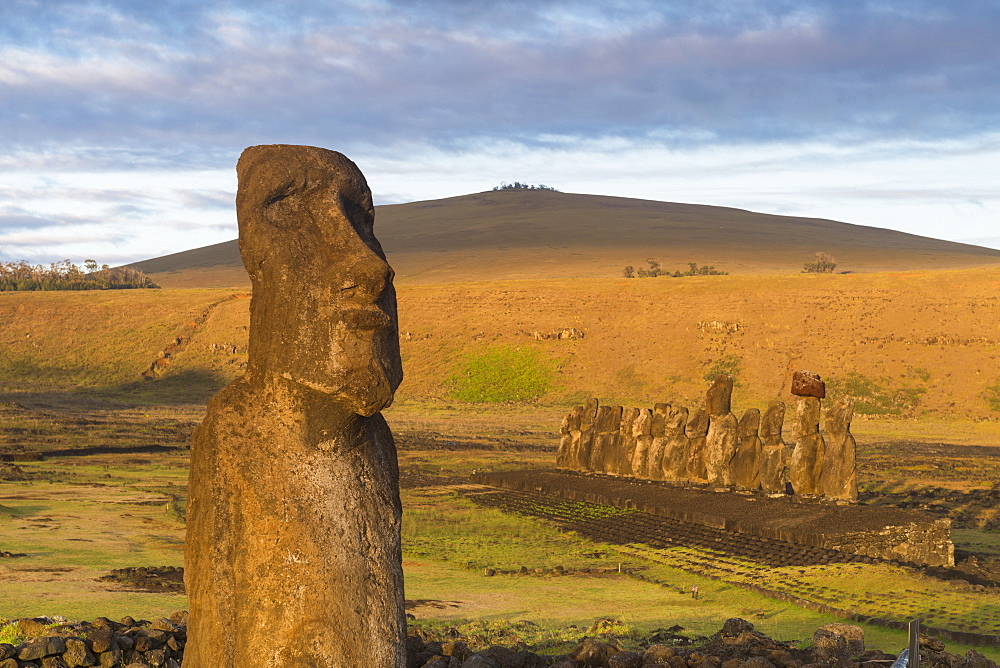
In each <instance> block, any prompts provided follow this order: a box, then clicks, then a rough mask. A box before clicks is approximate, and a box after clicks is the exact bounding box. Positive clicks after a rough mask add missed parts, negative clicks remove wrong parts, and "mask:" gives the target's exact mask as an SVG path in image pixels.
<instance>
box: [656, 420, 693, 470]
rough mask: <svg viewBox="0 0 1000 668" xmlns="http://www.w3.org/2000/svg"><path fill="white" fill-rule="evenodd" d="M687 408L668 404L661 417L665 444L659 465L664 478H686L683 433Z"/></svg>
mask: <svg viewBox="0 0 1000 668" xmlns="http://www.w3.org/2000/svg"><path fill="white" fill-rule="evenodd" d="M687 421H688V410H687V409H686V408H684V407H683V406H670V407H669V408H668V410H667V414H666V415H665V416H664V419H663V432H664V439H665V442H666V445H665V446H664V448H663V463H662V465H661V467H660V468H661V470H662V477H663V479H664V480H672V481H682V480H687V466H688V438H687V436H686V435H685V434H684V429H685V428H686V427H687Z"/></svg>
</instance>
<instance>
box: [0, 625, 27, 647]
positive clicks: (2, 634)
mask: <svg viewBox="0 0 1000 668" xmlns="http://www.w3.org/2000/svg"><path fill="white" fill-rule="evenodd" d="M26 639H27V636H26V635H25V634H24V632H23V631H21V627H20V625H18V624H17V623H16V622H11V623H10V624H4V625H3V626H0V643H7V644H8V645H14V646H15V647H17V646H18V645H20V644H21V643H23V642H24V641H25V640H26Z"/></svg>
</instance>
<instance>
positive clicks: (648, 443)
mask: <svg viewBox="0 0 1000 668" xmlns="http://www.w3.org/2000/svg"><path fill="white" fill-rule="evenodd" d="M652 427H653V412H652V411H650V410H649V409H648V408H640V409H639V414H638V415H636V416H635V419H634V420H633V421H632V438H634V439H635V452H634V453H633V454H632V475H634V476H635V477H636V478H645V477H647V476H648V475H649V451H650V449H651V448H652V447H653V436H652Z"/></svg>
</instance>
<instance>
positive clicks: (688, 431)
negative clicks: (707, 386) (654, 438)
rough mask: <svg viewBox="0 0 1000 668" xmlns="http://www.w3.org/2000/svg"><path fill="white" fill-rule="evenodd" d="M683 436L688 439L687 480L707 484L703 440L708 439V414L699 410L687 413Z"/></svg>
mask: <svg viewBox="0 0 1000 668" xmlns="http://www.w3.org/2000/svg"><path fill="white" fill-rule="evenodd" d="M684 435H685V436H687V438H688V465H687V475H688V480H693V481H694V482H708V471H707V470H706V468H705V440H706V438H707V437H708V413H706V412H705V411H704V410H702V409H701V408H692V409H691V410H690V411H689V412H688V421H687V426H686V427H685V428H684Z"/></svg>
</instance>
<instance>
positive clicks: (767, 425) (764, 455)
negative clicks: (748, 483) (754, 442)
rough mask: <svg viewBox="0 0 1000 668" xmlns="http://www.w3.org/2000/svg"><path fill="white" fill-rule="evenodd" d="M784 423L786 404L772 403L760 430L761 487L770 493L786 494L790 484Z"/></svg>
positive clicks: (762, 419)
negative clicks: (783, 438)
mask: <svg viewBox="0 0 1000 668" xmlns="http://www.w3.org/2000/svg"><path fill="white" fill-rule="evenodd" d="M784 423H785V402H783V401H772V402H771V403H770V404H768V406H767V410H766V411H764V416H763V417H762V418H761V420H760V430H759V434H760V440H761V445H762V451H761V460H760V486H761V487H762V488H763V489H764V490H765V491H768V492H775V493H780V492H784V491H785V484H786V483H787V482H788V471H787V466H788V463H787V457H786V455H785V449H786V446H785V442H784V441H783V440H782V438H781V427H782V426H783V425H784Z"/></svg>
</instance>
